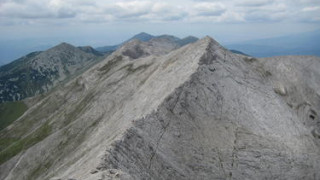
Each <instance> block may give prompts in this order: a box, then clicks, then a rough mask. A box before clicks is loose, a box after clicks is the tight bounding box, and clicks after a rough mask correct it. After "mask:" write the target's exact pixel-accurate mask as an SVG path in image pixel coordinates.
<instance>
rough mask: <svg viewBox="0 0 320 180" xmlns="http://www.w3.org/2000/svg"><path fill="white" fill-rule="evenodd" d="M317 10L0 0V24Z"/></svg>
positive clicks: (246, 0) (206, 1)
mask: <svg viewBox="0 0 320 180" xmlns="http://www.w3.org/2000/svg"><path fill="white" fill-rule="evenodd" d="M319 8H320V1H319V0H292V1H286V0H229V1H222V0H211V1H210V0H171V1H170V0H163V1H152V0H142V1H138V0H108V1H105V0H41V1H39V0H0V24H2V25H4V24H5V22H10V21H11V22H13V23H21V24H22V23H28V22H27V21H30V23H48V22H54V21H56V22H58V21H59V22H66V23H68V20H69V22H72V23H105V22H121V21H123V22H128V21H130V22H137V21H145V22H165V21H183V22H188V21H190V22H196V21H201V22H219V23H224V22H226V23H229V22H249V23H250V22H265V21H304V20H306V21H309V20H313V21H314V19H315V20H316V19H319V18H317V17H319V12H318V11H319ZM298 13H302V15H299V14H298ZM317 13H318V15H317ZM296 16H299V18H297V17H296ZM49 20H50V21H49Z"/></svg>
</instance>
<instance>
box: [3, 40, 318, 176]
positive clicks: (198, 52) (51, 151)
mask: <svg viewBox="0 0 320 180" xmlns="http://www.w3.org/2000/svg"><path fill="white" fill-rule="evenodd" d="M149 43H150V42H149ZM151 43H152V42H151ZM319 69H320V59H319V58H316V57H307V56H306V57H302V56H297V57H295V56H292V57H275V58H266V59H256V58H248V57H246V56H243V55H237V54H233V53H231V52H230V51H228V50H226V49H225V48H223V47H222V46H220V45H219V44H218V43H217V42H216V41H214V40H213V39H211V38H210V37H205V38H203V39H201V40H199V41H197V42H196V43H193V44H189V45H186V46H184V47H181V48H178V49H177V48H172V49H171V50H168V46H161V45H157V44H152V45H150V46H148V44H147V43H145V42H143V43H142V42H139V41H131V42H129V43H128V44H126V45H124V46H123V47H121V48H120V49H119V50H117V51H116V52H114V53H113V54H112V55H110V56H109V57H108V58H107V59H105V60H104V61H102V62H101V63H99V64H96V65H95V66H93V67H92V68H90V69H89V70H88V71H86V72H85V73H83V74H82V75H81V76H79V77H77V78H76V79H74V80H73V81H70V82H69V83H68V84H66V85H65V86H64V87H62V88H59V89H57V90H55V91H53V92H52V93H50V94H48V95H47V96H46V97H44V98H43V99H42V100H40V101H39V102H38V103H37V104H35V105H34V106H33V107H32V108H30V109H29V110H28V111H27V112H26V113H25V114H24V115H23V116H22V117H21V118H20V119H18V120H17V121H15V122H14V123H13V124H12V125H11V126H9V127H7V128H6V129H4V130H2V131H1V132H0V138H1V139H0V140H3V139H5V138H9V137H10V138H15V139H18V141H15V139H13V140H12V142H8V143H7V146H6V147H3V146H0V148H1V149H0V157H1V158H2V157H3V154H5V153H6V152H7V150H8V148H9V149H10V147H13V146H16V145H19V143H22V144H23V145H24V146H23V148H21V149H20V151H17V152H16V153H15V154H12V153H11V154H10V153H7V154H6V155H7V156H6V157H9V155H10V157H9V158H7V159H5V160H1V158H0V160H1V165H0V171H1V173H0V179H5V180H13V179H15V180H16V179H52V180H53V179H77V180H80V179H81V180H82V179H85V180H98V179H239V180H240V179H319V178H320V172H319V169H320V139H319V137H320V134H319V132H320V130H319V127H320V126H319V123H320V120H319V118H318V113H319V112H320V96H319V94H320V92H319V89H320V87H319V86H320V83H319V79H320V73H319ZM34 137H37V138H34ZM30 142H32V143H30Z"/></svg>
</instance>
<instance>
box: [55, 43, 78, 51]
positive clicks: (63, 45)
mask: <svg viewBox="0 0 320 180" xmlns="http://www.w3.org/2000/svg"><path fill="white" fill-rule="evenodd" d="M74 48H76V47H75V46H73V45H71V44H68V43H66V42H62V43H60V44H58V45H56V46H54V47H52V48H50V49H49V50H66V49H74Z"/></svg>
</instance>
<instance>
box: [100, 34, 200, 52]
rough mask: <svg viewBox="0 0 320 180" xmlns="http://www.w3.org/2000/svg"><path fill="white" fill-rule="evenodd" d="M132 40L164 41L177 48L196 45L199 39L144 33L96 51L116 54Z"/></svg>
mask: <svg viewBox="0 0 320 180" xmlns="http://www.w3.org/2000/svg"><path fill="white" fill-rule="evenodd" d="M132 40H139V41H142V42H148V41H153V42H155V41H159V42H161V41H162V42H163V41H166V42H167V43H170V44H171V45H174V46H176V47H182V46H184V45H187V44H190V43H194V42H196V41H197V40H199V39H198V38H196V37H194V36H188V37H185V38H183V39H180V38H178V37H175V36H171V35H160V36H153V35H150V34H147V33H145V32H142V33H139V34H137V35H135V36H133V37H132V38H130V39H128V40H126V41H124V42H123V43H120V44H118V45H112V46H104V47H97V48H96V50H97V51H99V52H101V53H106V54H108V53H111V52H114V51H115V50H117V49H118V48H119V47H121V46H122V45H124V44H126V43H128V42H130V41H132Z"/></svg>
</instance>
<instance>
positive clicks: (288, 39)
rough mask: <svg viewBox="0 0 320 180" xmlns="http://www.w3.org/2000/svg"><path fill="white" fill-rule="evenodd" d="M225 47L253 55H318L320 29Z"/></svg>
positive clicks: (319, 50)
mask: <svg viewBox="0 0 320 180" xmlns="http://www.w3.org/2000/svg"><path fill="white" fill-rule="evenodd" d="M226 47H227V48H229V49H236V50H238V51H242V52H245V53H246V54H249V55H251V56H255V57H271V56H283V55H315V56H320V30H318V31H313V32H308V33H300V34H295V35H289V36H282V37H276V38H268V39H260V40H253V41H245V42H241V43H236V44H227V45H226Z"/></svg>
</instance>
